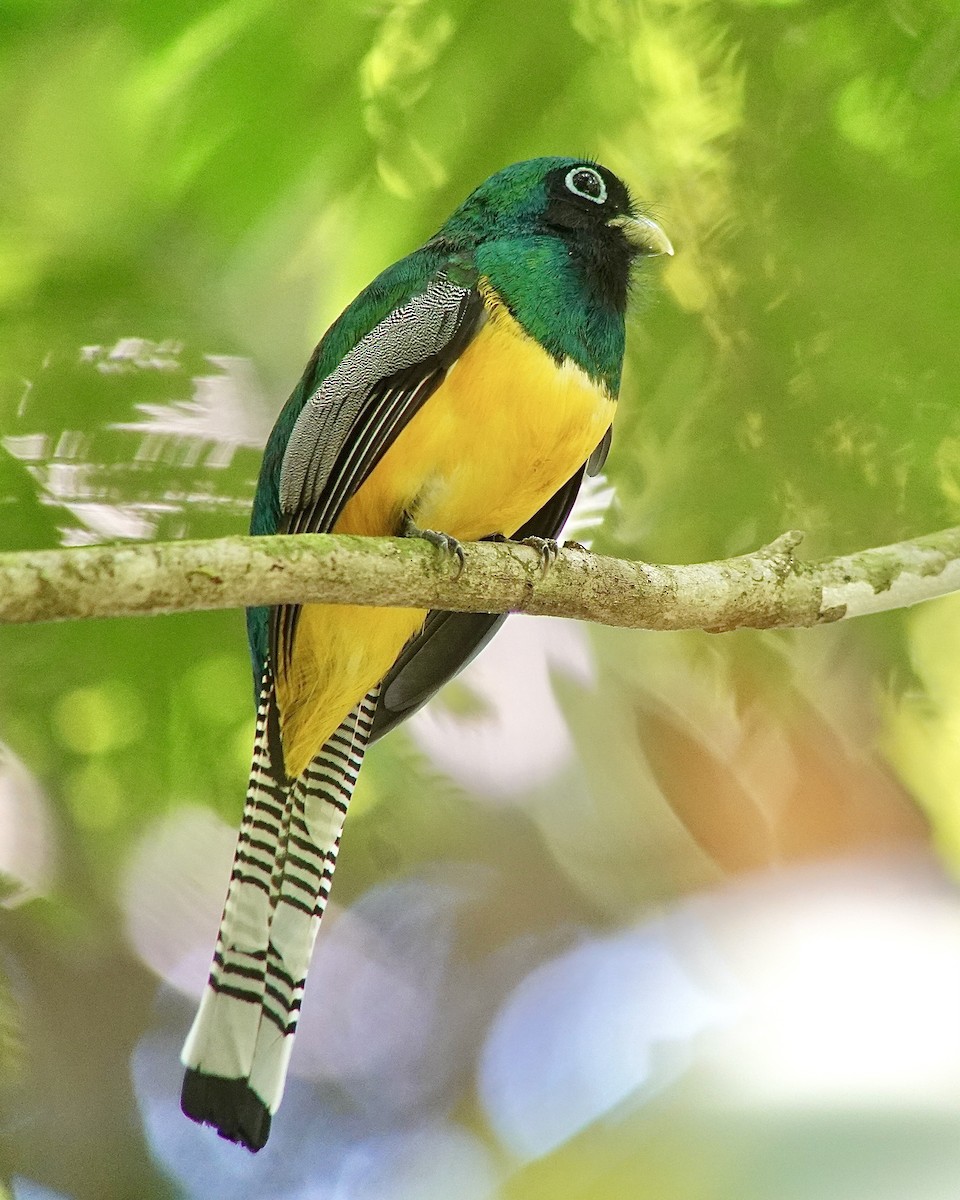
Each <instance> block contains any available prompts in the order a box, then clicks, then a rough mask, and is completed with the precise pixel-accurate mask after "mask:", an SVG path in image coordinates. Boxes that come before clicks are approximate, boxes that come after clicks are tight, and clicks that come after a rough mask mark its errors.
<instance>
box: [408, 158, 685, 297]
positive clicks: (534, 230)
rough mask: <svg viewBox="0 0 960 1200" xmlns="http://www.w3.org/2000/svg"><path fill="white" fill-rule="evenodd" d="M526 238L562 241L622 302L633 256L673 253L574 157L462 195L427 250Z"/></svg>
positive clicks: (530, 165) (617, 191) (532, 166)
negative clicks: (460, 200) (439, 246)
mask: <svg viewBox="0 0 960 1200" xmlns="http://www.w3.org/2000/svg"><path fill="white" fill-rule="evenodd" d="M530 238H538V239H539V238H553V239H558V240H559V241H560V242H562V243H563V244H564V246H565V248H566V249H567V250H568V252H569V253H571V254H572V255H573V256H574V257H575V258H577V259H579V260H581V261H582V262H583V265H584V267H585V268H587V269H588V272H589V274H591V275H595V276H597V278H596V279H594V280H592V282H594V283H598V284H600V285H601V287H600V290H601V292H602V293H605V294H606V296H609V297H610V298H611V299H613V298H614V297H615V296H617V295H618V294H622V295H623V296H624V297H625V292H626V284H627V278H628V274H629V269H630V266H631V264H632V263H633V262H634V261H635V260H636V259H637V258H638V257H643V256H649V255H655V254H672V253H673V247H672V246H671V245H670V241H669V239H668V238H667V236H666V234H665V233H664V232H663V230H662V229H661V228H660V226H659V225H658V224H657V223H656V222H655V221H653V220H651V219H650V218H649V217H647V216H645V215H643V214H642V213H640V212H638V210H637V207H636V206H635V204H634V202H633V201H632V200H631V198H630V194H629V192H628V191H627V188H626V186H625V185H624V184H623V182H622V181H621V180H620V179H618V178H617V176H616V175H614V173H613V172H612V171H610V170H608V169H607V168H606V167H603V166H600V164H599V163H595V162H591V161H589V160H587V159H578V158H533V159H529V160H527V161H526V162H518V163H513V164H511V166H509V167H504V168H503V170H502V171H497V173H496V174H495V175H491V176H490V178H489V179H487V180H486V181H485V182H484V183H482V184H481V185H480V186H479V187H478V188H476V189H475V190H474V191H473V192H471V193H470V195H469V196H468V197H467V198H466V200H464V202H463V203H462V204H461V205H460V207H459V208H458V209H457V210H456V211H455V212H454V213H453V215H452V216H451V217H450V218H449V219H448V220H447V221H446V222H445V224H444V225H443V227H442V228H441V229H440V231H439V232H438V234H437V235H436V237H435V238H434V239H432V244H434V245H436V244H437V243H445V244H447V245H450V246H451V247H456V248H457V249H462V250H470V251H476V250H477V248H478V247H480V246H482V245H484V244H485V243H491V242H516V241H521V240H525V239H530ZM591 268H592V269H591Z"/></svg>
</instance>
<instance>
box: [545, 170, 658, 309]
mask: <svg viewBox="0 0 960 1200" xmlns="http://www.w3.org/2000/svg"><path fill="white" fill-rule="evenodd" d="M546 187H547V207H546V211H545V212H544V215H543V221H544V224H545V225H546V227H547V229H548V231H549V232H550V233H552V234H553V235H554V236H559V237H561V238H562V239H563V241H564V242H565V243H566V245H567V247H568V249H569V252H570V256H571V261H572V262H573V263H575V264H576V265H577V267H578V269H579V271H580V273H581V278H582V280H583V282H584V285H585V286H586V287H587V288H588V289H589V291H590V293H591V294H592V295H593V296H594V297H595V299H596V300H597V301H598V302H599V303H600V304H602V305H603V306H604V307H606V308H612V309H614V310H616V311H618V312H622V311H623V309H624V307H625V305H626V299H627V284H628V280H629V276H630V264H631V262H633V260H634V259H635V258H636V256H637V254H638V250H637V247H636V246H634V245H632V244H631V242H630V241H629V240H628V238H627V237H626V235H625V234H624V231H623V229H622V228H621V227H620V226H619V225H617V224H613V225H611V224H610V222H611V221H614V220H615V219H616V218H617V217H624V216H627V217H629V216H632V215H633V207H632V205H631V203H630V196H629V195H628V193H627V189H626V188H625V187H624V185H623V184H622V183H621V182H620V180H619V179H618V178H617V177H616V175H614V174H613V173H612V172H610V171H608V170H607V169H606V167H600V166H596V165H595V164H594V163H589V162H582V163H576V164H574V165H573V166H571V167H560V168H559V169H558V170H556V171H551V173H550V174H549V175H548V176H547V179H546Z"/></svg>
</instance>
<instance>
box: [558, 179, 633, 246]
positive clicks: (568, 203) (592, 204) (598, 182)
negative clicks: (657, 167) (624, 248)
mask: <svg viewBox="0 0 960 1200" xmlns="http://www.w3.org/2000/svg"><path fill="white" fill-rule="evenodd" d="M546 182H547V209H546V212H545V213H544V220H545V222H546V224H547V225H549V226H550V227H551V228H552V229H554V230H556V231H557V232H558V233H567V234H569V233H570V232H574V231H582V232H583V233H585V234H587V235H588V236H589V235H590V234H593V235H594V236H596V235H597V234H605V235H606V236H607V237H614V238H617V239H618V240H622V241H625V239H623V238H622V235H621V234H620V231H619V230H618V229H617V228H616V227H615V226H614V227H613V228H608V227H607V223H608V222H609V221H610V220H611V218H613V217H617V216H623V215H629V214H630V213H631V205H630V197H629V195H628V194H627V189H626V188H625V187H624V186H623V184H622V183H621V182H620V180H619V179H618V178H617V177H616V175H614V174H613V173H612V172H611V171H608V170H607V169H606V167H600V166H596V165H594V164H593V163H589V162H584V163H577V164H575V165H574V166H572V167H560V168H558V170H556V171H551V173H550V174H549V175H548V176H547V181H546Z"/></svg>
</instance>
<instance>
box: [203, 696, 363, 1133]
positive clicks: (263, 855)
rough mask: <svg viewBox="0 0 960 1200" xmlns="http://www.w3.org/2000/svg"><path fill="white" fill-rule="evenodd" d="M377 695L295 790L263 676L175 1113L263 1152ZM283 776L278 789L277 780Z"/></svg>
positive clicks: (349, 721) (350, 718) (341, 729)
mask: <svg viewBox="0 0 960 1200" xmlns="http://www.w3.org/2000/svg"><path fill="white" fill-rule="evenodd" d="M376 696H377V692H376V690H374V691H372V692H371V693H370V694H368V695H367V696H366V697H365V698H364V699H363V701H361V703H360V704H359V705H358V706H357V707H356V708H355V709H354V710H353V711H352V712H351V713H350V714H349V716H348V717H347V718H346V719H345V720H344V721H343V723H342V724H341V725H340V727H339V728H338V729H337V730H336V731H335V732H334V733H333V734H332V735H331V737H330V738H329V739H328V741H327V743H326V744H325V745H324V747H323V749H322V750H321V751H320V753H319V754H318V755H317V756H316V757H315V758H314V759H313V760H312V762H311V763H310V764H309V765H308V766H307V768H306V769H305V770H304V771H303V773H302V774H301V775H300V776H299V777H298V778H297V779H295V780H293V781H289V780H286V779H285V778H283V776H282V774H281V773H280V772H278V771H277V768H276V766H275V765H274V764H277V763H279V762H282V761H283V760H282V753H281V751H280V745H279V722H278V719H277V711H276V703H275V699H274V693H273V682H272V679H271V678H270V676H269V673H268V674H266V675H265V676H264V680H263V685H262V688H261V699H260V704H259V707H258V712H257V724H256V734H255V738H254V754H253V766H252V769H251V775H250V787H249V789H248V792H247V800H246V804H245V806H244V816H243V821H242V824H241V827H240V836H239V839H238V842H237V851H236V855H235V859H234V867H233V871H232V873H231V877H230V886H229V888H228V891H227V900H226V905H225V907H224V913H223V919H222V921H221V925H220V933H219V936H218V939H217V947H216V951H215V954H214V960H213V968H212V970H211V973H210V978H209V981H208V983H207V986H206V988H205V989H204V994H203V998H202V1000H201V1003H200V1009H199V1012H198V1013H197V1017H196V1019H195V1021H194V1024H193V1027H192V1029H191V1031H190V1034H189V1036H188V1038H187V1041H186V1044H185V1046H184V1049H183V1055H182V1057H183V1061H184V1064H185V1066H186V1067H187V1071H186V1074H185V1076H184V1083H183V1092H182V1095H181V1104H182V1107H183V1110H184V1112H185V1113H186V1114H187V1115H188V1116H189V1117H192V1118H193V1119H194V1120H196V1121H199V1122H201V1123H207V1124H211V1125H214V1126H216V1128H217V1129H218V1130H219V1132H220V1134H221V1136H223V1137H226V1138H229V1139H230V1140H232V1141H237V1142H241V1143H242V1144H243V1145H245V1146H247V1147H248V1148H249V1149H251V1150H259V1149H260V1148H261V1147H262V1146H263V1145H264V1144H265V1143H266V1140H267V1137H268V1136H269V1132H270V1118H271V1115H272V1114H273V1113H274V1112H275V1111H276V1109H277V1106H278V1105H279V1103H280V1098H281V1096H282V1094H283V1086H284V1080H285V1078H286V1073H287V1066H288V1064H289V1060H290V1052H291V1050H292V1048H293V1039H294V1034H295V1033H296V1028H297V1021H298V1019H299V1014H300V1005H301V1002H302V999H303V988H304V983H305V980H306V974H307V968H308V966H309V963H310V957H311V954H312V952H313V944H314V941H315V938H316V934H317V929H318V927H319V924H320V918H321V917H322V915H323V911H324V908H325V906H326V902H327V897H328V896H329V891H330V884H331V881H332V878H333V871H334V867H335V866H336V856H337V851H338V849H339V845H340V831H341V829H342V827H343V820H344V817H345V816H346V811H347V805H348V803H349V800H350V796H351V794H352V791H353V788H354V786H355V784H356V780H357V773H358V772H359V769H360V764H361V762H362V759H363V751H364V749H365V746H366V743H367V740H368V737H369V733H370V729H371V726H372V723H373V712H374V709H375V707H376ZM278 776H279V778H278Z"/></svg>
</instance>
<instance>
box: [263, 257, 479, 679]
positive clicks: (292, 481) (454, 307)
mask: <svg viewBox="0 0 960 1200" xmlns="http://www.w3.org/2000/svg"><path fill="white" fill-rule="evenodd" d="M482 319H483V300H482V298H481V296H480V293H479V292H478V291H477V290H476V288H474V287H470V286H464V285H462V284H459V283H455V282H454V281H452V280H451V279H450V278H448V277H447V276H446V275H445V274H444V273H443V272H442V271H441V272H439V273H438V274H436V275H435V276H434V277H433V278H432V279H431V280H430V282H429V283H428V284H427V286H426V287H425V288H424V290H423V291H422V292H419V293H418V294H417V295H414V296H412V297H410V299H408V300H407V301H406V302H405V303H403V304H401V305H399V306H398V307H396V308H394V309H393V311H392V312H390V313H389V314H388V315H387V316H386V317H385V318H384V319H383V320H382V321H380V322H379V323H378V324H377V325H375V326H374V327H373V329H371V330H370V332H369V333H367V334H366V335H365V336H364V337H362V338H361V339H360V340H359V342H357V344H356V346H354V347H353V349H352V350H350V351H349V352H348V353H347V354H346V355H344V357H343V358H342V359H341V360H340V362H339V363H338V364H337V366H336V367H335V369H334V370H333V371H331V372H330V373H329V374H328V375H327V376H326V377H325V378H324V379H323V381H322V382H321V383H320V384H319V386H318V387H317V388H316V390H315V391H314V392H313V394H312V395H311V396H310V397H309V398H308V399H307V401H306V402H305V404H304V405H303V408H302V409H301V411H300V414H299V416H298V417H297V419H296V422H295V424H294V426H293V430H292V432H291V434H290V438H289V441H288V443H287V446H286V449H285V451H284V454H283V459H282V463H281V468H280V489H279V499H280V514H281V515H280V528H279V532H281V533H326V532H329V531H330V530H331V529H332V528H333V526H334V524H335V522H336V520H337V518H338V517H339V516H340V513H341V512H342V511H343V508H344V506H345V505H346V503H347V501H348V500H349V499H350V498H351V496H353V495H354V494H355V493H356V491H357V490H358V488H359V487H360V486H361V485H362V483H363V482H364V480H365V479H366V478H367V476H368V475H369V474H370V472H371V471H372V470H373V468H374V467H375V466H376V465H377V463H378V462H379V461H380V459H381V458H382V456H383V455H384V453H385V452H386V451H387V450H388V449H389V447H390V446H391V444H392V443H393V441H394V440H395V439H396V437H397V436H398V434H399V433H400V432H401V430H402V429H403V428H404V426H405V425H406V424H407V423H408V422H409V421H410V420H411V418H412V417H413V416H414V415H415V414H416V413H417V411H418V410H419V409H420V407H421V406H422V405H423V403H424V401H425V400H427V398H428V397H429V396H430V395H431V394H432V393H433V392H434V391H435V390H436V389H437V388H438V387H439V385H440V384H441V383H442V382H443V379H444V376H445V375H446V373H447V371H448V370H449V369H450V367H451V366H452V365H453V363H454V362H455V361H456V360H457V359H458V358H459V356H460V355H461V354H462V353H463V351H464V349H465V348H466V346H467V344H468V343H469V342H470V340H471V339H472V338H473V336H474V334H475V333H476V332H477V330H478V329H479V327H480V325H481V323H482ZM297 612H298V608H297V606H296V605H284V606H282V607H279V608H277V609H274V611H273V614H272V617H271V637H270V645H271V657H272V659H273V661H274V663H276V664H278V666H280V667H281V669H282V665H283V664H284V663H285V662H287V661H288V659H289V654H290V652H291V648H292V643H293V634H294V631H295V628H296V621H297Z"/></svg>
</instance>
